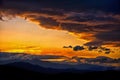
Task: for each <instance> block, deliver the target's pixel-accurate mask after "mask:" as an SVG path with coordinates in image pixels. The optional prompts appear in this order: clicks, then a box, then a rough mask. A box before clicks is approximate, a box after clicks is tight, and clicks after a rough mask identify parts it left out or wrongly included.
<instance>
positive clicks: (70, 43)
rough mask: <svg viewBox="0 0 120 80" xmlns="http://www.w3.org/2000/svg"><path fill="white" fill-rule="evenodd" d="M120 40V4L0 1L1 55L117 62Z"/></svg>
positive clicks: (80, 0)
mask: <svg viewBox="0 0 120 80" xmlns="http://www.w3.org/2000/svg"><path fill="white" fill-rule="evenodd" d="M119 36H120V11H119V0H100V1H98V0H0V51H1V52H9V53H26V54H34V55H46V56H47V55H52V56H65V57H69V58H73V57H76V56H77V57H84V58H96V57H99V56H105V57H110V58H113V59H114V58H116V59H118V58H120V37H119ZM65 59H66V58H65ZM48 60H49V61H51V60H50V59H48ZM73 62H76V61H74V60H73Z"/></svg>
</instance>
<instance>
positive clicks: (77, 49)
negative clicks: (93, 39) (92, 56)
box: [73, 46, 85, 51]
mask: <svg viewBox="0 0 120 80" xmlns="http://www.w3.org/2000/svg"><path fill="white" fill-rule="evenodd" d="M84 49H85V48H84V47H83V46H75V47H73V50H74V51H80V50H84Z"/></svg>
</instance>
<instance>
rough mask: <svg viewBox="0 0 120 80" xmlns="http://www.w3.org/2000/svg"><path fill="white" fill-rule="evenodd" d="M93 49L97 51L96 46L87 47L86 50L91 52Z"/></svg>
mask: <svg viewBox="0 0 120 80" xmlns="http://www.w3.org/2000/svg"><path fill="white" fill-rule="evenodd" d="M94 49H98V47H96V46H89V47H88V50H90V51H92V50H94Z"/></svg>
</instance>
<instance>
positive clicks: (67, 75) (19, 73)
mask: <svg viewBox="0 0 120 80" xmlns="http://www.w3.org/2000/svg"><path fill="white" fill-rule="evenodd" d="M19 65H21V66H22V67H21V66H19ZM26 67H28V69H26ZM31 68H33V69H31ZM30 69H31V70H30ZM34 69H35V70H34ZM55 71H56V72H55ZM50 73H51V74H50ZM119 74H120V71H96V72H91V71H88V72H87V71H85V72H84V71H77V70H74V69H73V70H70V69H66V70H65V69H64V70H62V69H51V68H43V67H40V66H36V65H32V64H29V63H22V62H18V63H11V64H7V65H0V80H11V79H16V80H18V79H21V80H23V79H26V80H38V79H43V80H45V79H55V80H56V79H67V80H68V79H72V80H75V79H78V80H80V79H87V78H88V79H90V80H91V79H92V80H119V79H120V77H119Z"/></svg>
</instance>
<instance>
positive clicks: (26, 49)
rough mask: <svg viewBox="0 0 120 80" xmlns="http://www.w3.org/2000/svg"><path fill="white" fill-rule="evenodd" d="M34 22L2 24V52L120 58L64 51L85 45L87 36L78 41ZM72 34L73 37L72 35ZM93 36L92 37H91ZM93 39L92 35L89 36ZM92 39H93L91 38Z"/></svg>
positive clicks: (0, 35)
mask: <svg viewBox="0 0 120 80" xmlns="http://www.w3.org/2000/svg"><path fill="white" fill-rule="evenodd" d="M34 23H35V22H33V23H32V21H31V22H29V21H26V20H24V19H22V18H19V17H18V18H15V19H12V20H9V21H4V22H2V21H1V22H0V37H1V39H0V44H1V45H0V51H1V52H13V53H16V52H18V53H30V54H36V55H60V56H67V57H73V56H82V57H90V58H92V57H96V56H109V57H113V58H120V54H118V53H119V52H117V53H113V54H104V53H98V52H95V51H92V52H89V51H87V50H83V51H78V52H76V51H73V50H72V49H63V48H62V47H63V46H66V45H72V46H75V45H83V44H84V43H85V42H87V40H88V41H89V39H88V38H87V39H86V36H88V35H87V34H85V33H84V34H83V35H82V34H81V35H80V36H81V37H82V38H85V40H83V39H78V38H77V37H76V36H74V34H73V33H69V32H67V31H61V30H60V31H59V30H50V29H44V28H41V27H40V25H36V24H37V23H35V24H34ZM71 34H72V35H71ZM90 35H91V36H90ZM89 36H90V37H92V34H89ZM90 39H91V38H90Z"/></svg>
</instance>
